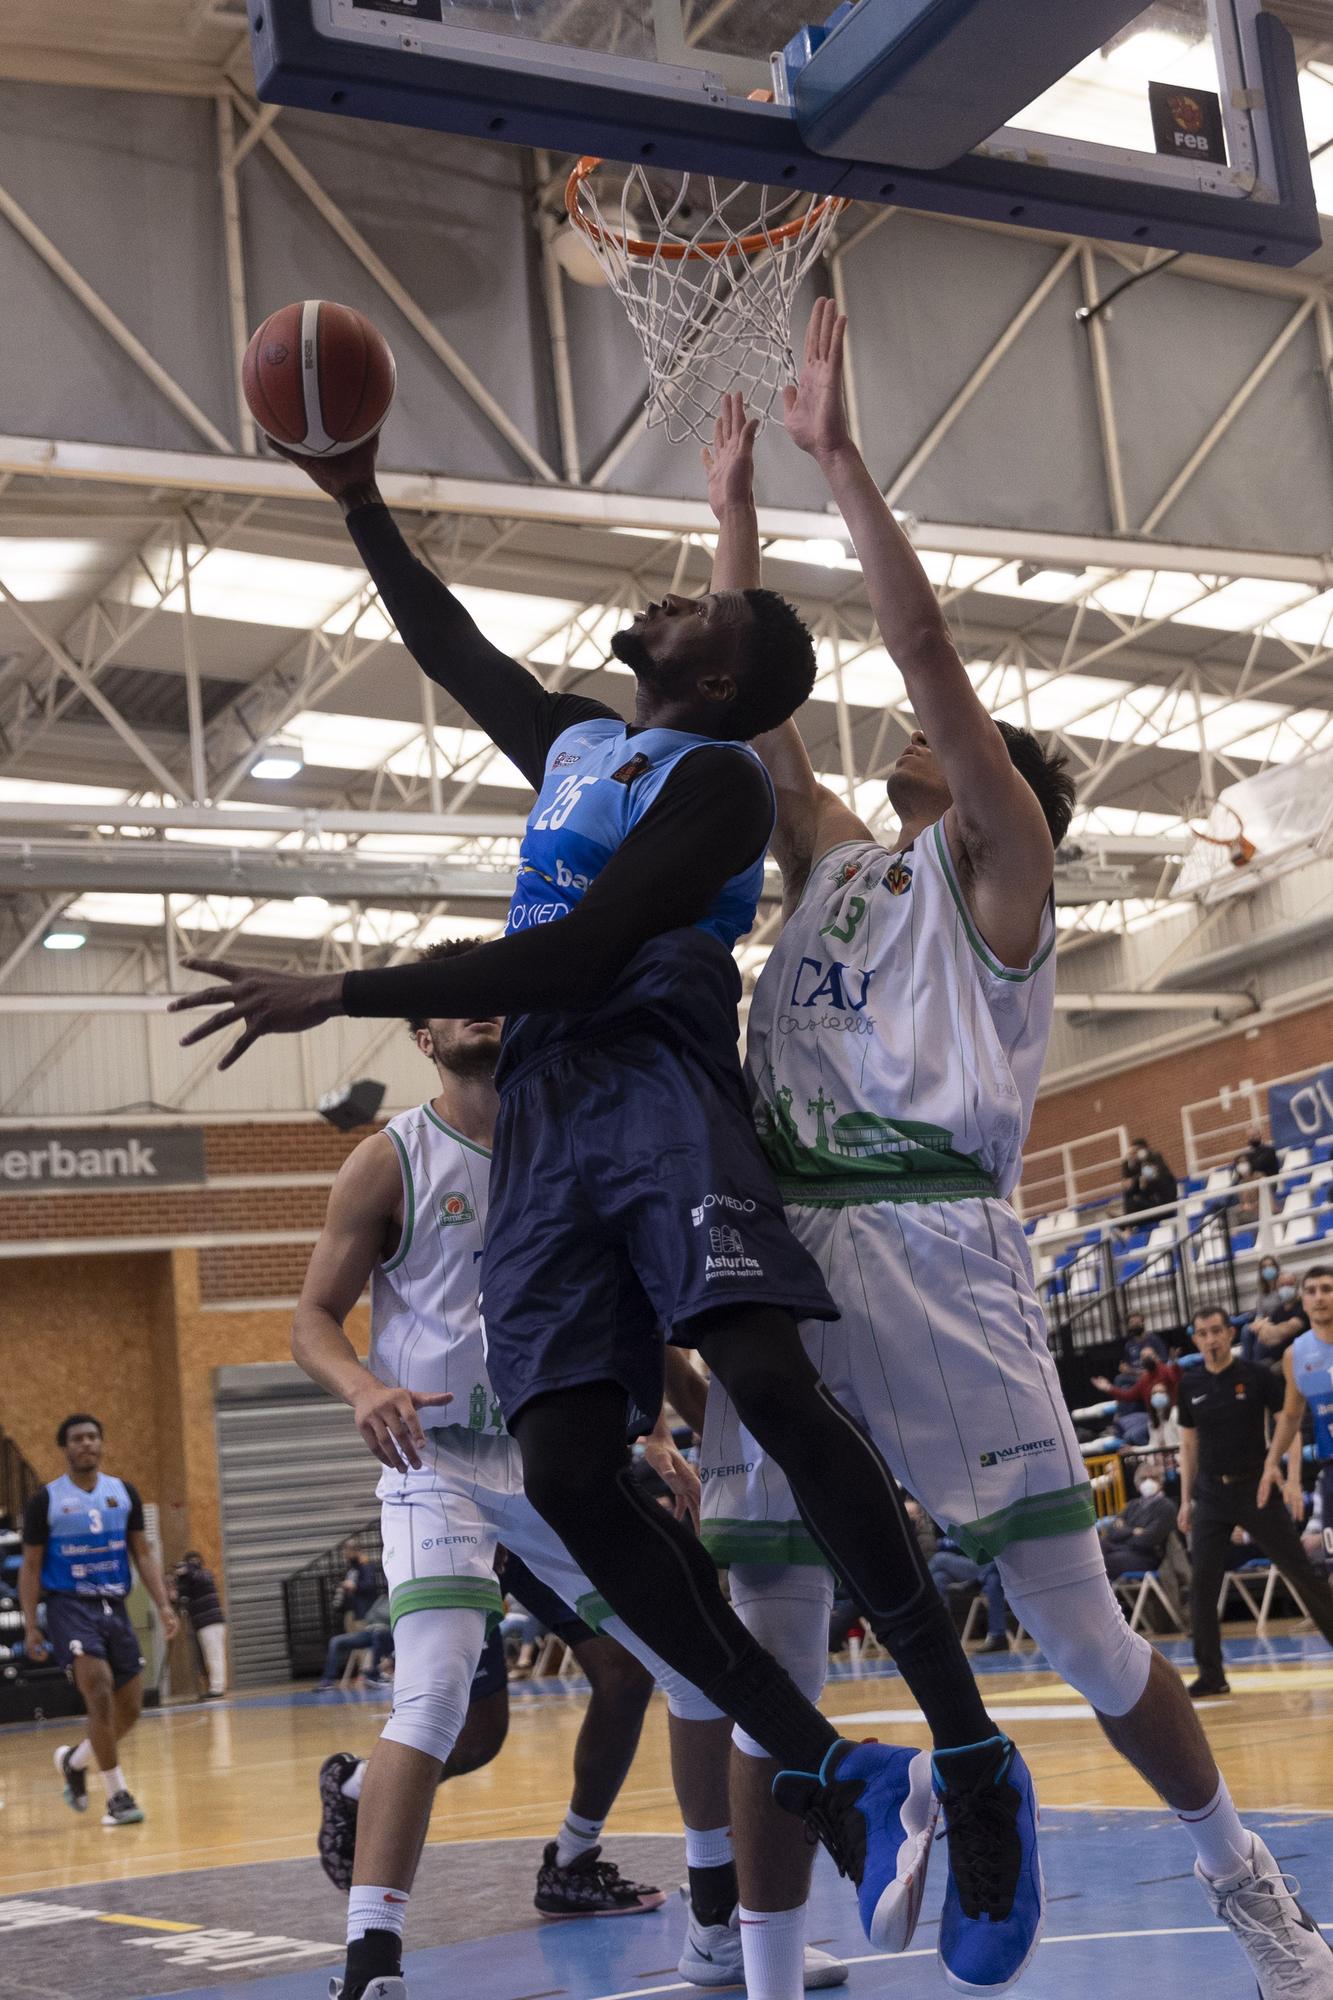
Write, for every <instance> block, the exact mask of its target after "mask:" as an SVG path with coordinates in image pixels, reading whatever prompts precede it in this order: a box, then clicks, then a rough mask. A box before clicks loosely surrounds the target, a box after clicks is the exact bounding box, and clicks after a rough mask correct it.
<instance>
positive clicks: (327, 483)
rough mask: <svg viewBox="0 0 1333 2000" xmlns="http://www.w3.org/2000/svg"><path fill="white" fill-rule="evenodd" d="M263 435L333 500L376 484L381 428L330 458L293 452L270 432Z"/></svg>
mask: <svg viewBox="0 0 1333 2000" xmlns="http://www.w3.org/2000/svg"><path fill="white" fill-rule="evenodd" d="M264 435H265V437H266V438H268V442H269V443H270V445H272V447H273V449H274V451H276V452H277V454H278V457H279V458H285V459H288V460H290V462H291V463H292V464H293V465H299V466H300V468H301V470H302V472H304V473H305V474H306V476H307V477H308V478H310V479H312V480H313V481H314V483H315V485H316V486H318V488H319V490H320V492H321V493H327V494H328V495H329V497H330V499H332V500H341V499H342V498H343V496H344V495H345V494H347V493H350V492H351V491H352V490H353V488H355V487H360V486H373V485H374V483H375V458H376V454H377V453H378V451H379V448H380V434H379V432H378V431H376V432H375V434H374V436H373V437H368V438H366V439H365V440H364V442H363V443H361V444H358V445H353V447H352V449H351V451H340V452H336V453H335V454H334V455H333V457H331V458H311V457H309V456H308V455H307V454H306V453H305V452H301V451H293V450H292V449H291V447H290V446H289V445H285V444H279V443H278V441H277V439H276V438H271V437H268V432H267V431H265V433H264Z"/></svg>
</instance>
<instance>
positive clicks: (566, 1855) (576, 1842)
mask: <svg viewBox="0 0 1333 2000" xmlns="http://www.w3.org/2000/svg"><path fill="white" fill-rule="evenodd" d="M605 1825H606V1821H605V1820H604V1819H580V1818H579V1816H578V1814H577V1813H576V1812H574V1811H573V1810H571V1811H569V1812H567V1813H566V1814H565V1823H564V1825H563V1826H562V1827H561V1829H560V1831H559V1833H558V1834H557V1835H556V1837H555V1865H556V1867H557V1868H568V1866H569V1864H570V1862H571V1861H577V1860H578V1858H579V1856H580V1854H586V1853H587V1852H588V1851H589V1849H590V1848H593V1847H596V1845H597V1843H598V1841H599V1840H600V1839H601V1837H602V1828H603V1827H604V1826H605Z"/></svg>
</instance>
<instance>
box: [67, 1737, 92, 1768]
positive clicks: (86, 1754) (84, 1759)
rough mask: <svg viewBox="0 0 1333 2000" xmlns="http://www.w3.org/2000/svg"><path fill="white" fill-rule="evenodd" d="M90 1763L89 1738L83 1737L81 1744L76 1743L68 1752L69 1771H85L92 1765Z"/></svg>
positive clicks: (90, 1745) (90, 1748) (90, 1746)
mask: <svg viewBox="0 0 1333 2000" xmlns="http://www.w3.org/2000/svg"><path fill="white" fill-rule="evenodd" d="M92 1761H93V1746H92V1742H91V1740H90V1738H88V1737H87V1736H85V1737H84V1739H83V1741H82V1743H76V1744H75V1745H74V1748H73V1749H72V1750H71V1751H70V1753H69V1768H70V1770H71V1771H86V1770H87V1768H88V1766H89V1765H90V1764H91V1763H92Z"/></svg>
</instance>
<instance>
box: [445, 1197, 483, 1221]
mask: <svg viewBox="0 0 1333 2000" xmlns="http://www.w3.org/2000/svg"><path fill="white" fill-rule="evenodd" d="M476 1219H477V1211H476V1209H475V1208H474V1207H473V1206H472V1203H471V1202H470V1201H469V1200H468V1198H467V1196H466V1195H465V1194H461V1193H459V1192H458V1191H457V1190H455V1191H454V1192H453V1193H451V1194H442V1195H441V1196H440V1221H441V1222H443V1223H445V1224H446V1225H447V1224H449V1223H452V1222H475V1221H476Z"/></svg>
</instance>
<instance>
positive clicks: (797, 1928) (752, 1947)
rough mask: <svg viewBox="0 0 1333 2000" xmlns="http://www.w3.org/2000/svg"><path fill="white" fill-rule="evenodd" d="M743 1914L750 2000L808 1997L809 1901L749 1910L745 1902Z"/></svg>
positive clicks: (746, 1985) (743, 1944)
mask: <svg viewBox="0 0 1333 2000" xmlns="http://www.w3.org/2000/svg"><path fill="white" fill-rule="evenodd" d="M740 1917H741V1951H742V1952H743V1954H744V1957H745V1991H746V1993H747V1994H748V1996H749V2000H804V1994H805V1904H804V1903H802V1904H801V1905H800V1907H799V1909H795V1910H747V1909H746V1907H745V1905H744V1904H743V1903H742V1904H741V1911H740Z"/></svg>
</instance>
